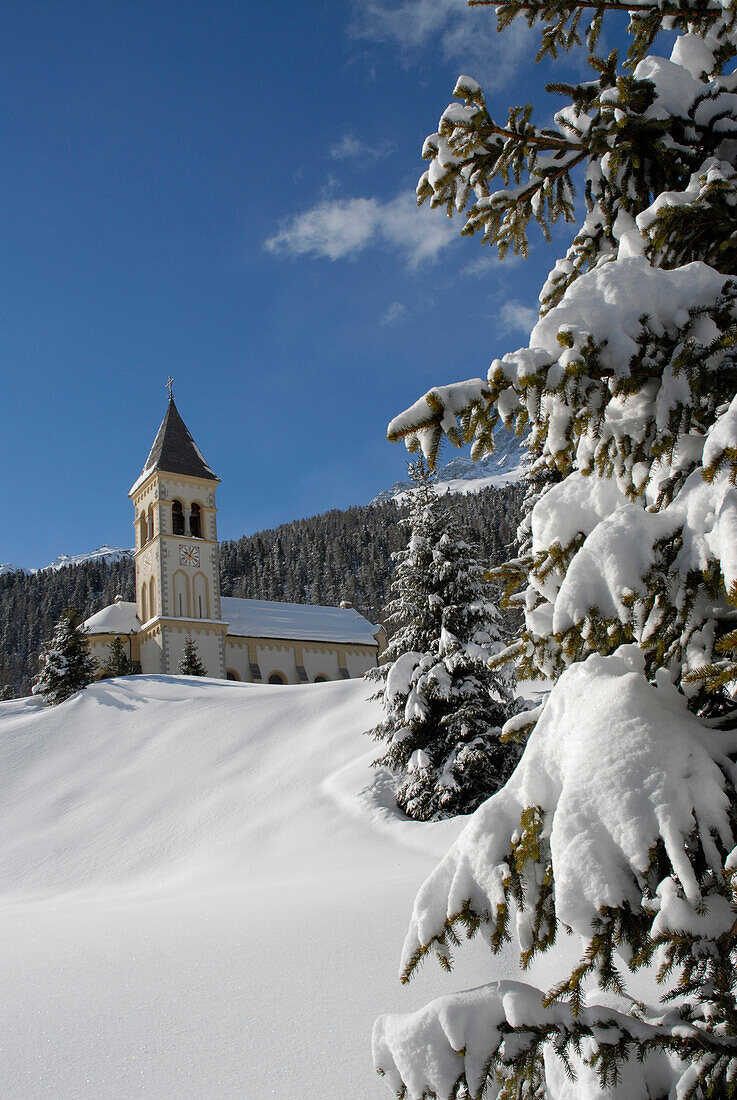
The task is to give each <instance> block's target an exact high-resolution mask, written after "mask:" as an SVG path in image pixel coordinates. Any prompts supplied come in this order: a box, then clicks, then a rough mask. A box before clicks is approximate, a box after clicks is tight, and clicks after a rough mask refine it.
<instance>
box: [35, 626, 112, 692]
mask: <svg viewBox="0 0 737 1100" xmlns="http://www.w3.org/2000/svg"><path fill="white" fill-rule="evenodd" d="M40 665H41V667H40V670H39V673H38V676H37V677H36V679H35V680H34V683H33V688H32V691H33V694H34V695H40V696H42V698H43V700H44V702H46V703H48V704H49V706H56V704H57V703H63V702H64V700H65V699H68V698H69V697H70V695H74V693H75V692H77V691H81V690H82V688H84V687H87V685H88V684H90V683H92V680H93V679H94V675H95V670H96V668H97V662H96V661H95V659H94V657H92V656H91V655H90V643H89V640H88V638H87V632H86V631H85V629H84V626H83V625H82V622H81V620H80V617H79V614H78V613H77V611H76V610H75V608H73V607H67V608H66V610H65V611H64V612H63V613H62V616H61V618H60V619H59V621H58V623H57V624H56V627H55V629H54V635H53V637H52V639H51V641H49V642H47V643H46V644H45V645H44V646H43V647H42V649H41V654H40Z"/></svg>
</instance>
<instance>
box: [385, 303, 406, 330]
mask: <svg viewBox="0 0 737 1100" xmlns="http://www.w3.org/2000/svg"><path fill="white" fill-rule="evenodd" d="M406 312H407V309H406V306H404V305H402V303H401V302H392V304H391V305H390V306H389V308H388V309H387V311H386V313H384V314H382V316H381V317H380V318H379V324H380V325H393V324H394V322H395V321H398V320H399V318H400V317H401V316H403V314H405V313H406Z"/></svg>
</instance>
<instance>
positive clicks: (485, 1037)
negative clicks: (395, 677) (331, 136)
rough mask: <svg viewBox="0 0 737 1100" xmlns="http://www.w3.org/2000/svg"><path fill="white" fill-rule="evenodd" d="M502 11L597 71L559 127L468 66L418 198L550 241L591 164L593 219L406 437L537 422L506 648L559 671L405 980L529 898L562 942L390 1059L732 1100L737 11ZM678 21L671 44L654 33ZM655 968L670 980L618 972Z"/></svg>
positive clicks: (387, 1031) (524, 1083) (391, 1072)
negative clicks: (512, 324)
mask: <svg viewBox="0 0 737 1100" xmlns="http://www.w3.org/2000/svg"><path fill="white" fill-rule="evenodd" d="M479 2H480V3H481V4H482V5H483V4H484V0H479ZM494 6H495V7H496V11H497V18H498V22H499V28H500V30H503V29H504V28H505V27H506V26H507V25H508V24H509V23H510V22H511V21H512V20H513V19H514V18H516V17H517V16H520V15H521V16H523V17H524V18H525V19H526V21H527V22H528V24H529V25H530V26H533V25H535V24H538V23H539V24H540V25H541V27H542V47H541V53H542V54H545V53H551V54H553V55H555V54H556V53H558V52H562V51H565V50H566V49H567V48H569V47H570V46H571V45H573V44H576V43H578V42H579V41H580V39H581V36H583V38H584V40H585V43H586V46H587V47H588V52H589V60H590V62H591V65H592V68H593V71H594V77H593V80H590V81H586V82H577V83H570V84H565V83H558V84H556V85H554V86H551V88H550V90H551V91H552V92H554V93H555V94H556V95H558V96H562V97H564V98H566V99H567V100H568V102H567V104H566V105H565V106H563V107H562V109H560V110H558V113H557V114H556V115H555V119H554V125H552V126H548V127H539V126H537V125H535V124H534V122H533V119H532V111H531V108H530V107H529V106H523V107H515V108H513V109H512V110H511V111H510V113H509V116H508V118H507V120H506V121H502V122H499V121H496V120H494V119H493V118H492V116H491V115H490V113H489V111H488V109H487V106H486V101H485V98H484V95H483V92H482V90H481V88H480V86H479V85H478V84H477V83H476V81H474V80H473V79H471V78H470V77H466V76H463V77H461V78H460V79H459V81H458V83H457V86H456V91H455V95H456V97H457V99H458V100H459V101H460V102H456V103H453V104H451V105H450V106H449V107H448V108H447V110H446V111H445V112H444V114H443V115H442V117H441V120H440V125H439V128H438V130H437V132H436V133H434V134H432V135H431V136H430V137H429V138H428V139H427V141H426V143H425V149H424V154H425V156H426V157H427V159H428V160H430V162H431V163H430V167H429V170H428V171H427V172H426V173H425V174H424V175H423V177H422V178H421V180H420V183H419V187H418V195H419V198H420V201H425V200H429V201H430V202H431V203H432V204H433V205H434V206H439V207H442V208H444V209H445V210H446V211H447V212H448V213H449V214H452V213H457V212H464V213H465V219H466V222H465V226H464V229H463V232H464V233H465V234H466V235H473V234H474V233H477V232H480V233H481V234H482V237H483V240H484V241H485V242H487V243H490V244H492V245H496V246H497V247H498V248H499V251H500V252H501V253H502V254H503V253H504V252H505V251H506V250H507V248H509V247H512V248H513V249H515V250H517V251H520V252H522V253H525V252H526V250H527V233H528V229H529V226H530V224H531V223H532V222H534V221H535V220H537V221H538V222H539V223H540V226H541V228H542V231H543V233H544V234H545V235H546V236H548V237H549V235H550V226H551V225H552V224H553V223H554V222H555V221H557V220H560V219H565V220H568V221H571V220H573V218H574V217H575V208H574V201H573V191H574V183H575V182H576V181H577V179H578V178H579V176H582V177H583V183H584V197H585V202H586V216H585V219H584V221H583V223H582V224H581V225H580V227H579V229H578V231H577V233H576V235H575V237H574V238H573V240H572V242H571V245H570V247H569V249H568V251H567V253H566V255H565V256H563V257H562V258H561V259H560V260H559V261H558V263H557V264H556V265H555V267H554V268H553V270H552V271H551V272H550V274H549V276H548V278H547V280H546V282H545V284H544V286H543V288H542V291H541V295H540V301H541V311H540V320H539V321H538V323H537V325H536V326H535V327H534V329H533V331H532V334H531V337H530V346H529V347H528V348H523V349H521V350H519V351H516V352H513V353H508V354H506V355H503V356H502V357H501V358H494V359H493V361H492V364H491V367H490V368H489V371H488V374H487V376H486V377H485V378H473V379H470V380H469V381H467V382H463V383H459V384H453V385H449V386H440V387H438V388H436V389H433V390H431V391H430V392H429V393H428V394H427V395H426V396H425V397H424V398H421V399H420V400H419V401H417V402H416V403H415V404H414V405H413V406H412V407H411V408H410V409H408V410H407V411H406V412H405V413H402V414H401V415H400V416H398V417H397V418H396V419H395V420H394V421H393V422H392V424H391V425H390V429H389V436H390V438H392V439H399V438H404V439H405V440H406V441H407V442H408V444H409V446H410V449H411V450H413V449H418V448H419V449H421V450H422V451H423V453H424V454H425V456H426V457H427V458H428V459H429V460H430V462H431V463H432V462H434V459H435V455H436V453H437V448H438V445H439V443H440V441H441V439H442V438H443V437H446V438H448V439H449V440H450V441H451V442H453V443H456V444H460V443H463V442H472V444H473V450H474V453H475V454H482V453H484V452H486V451H490V450H492V449H493V446H494V440H493V431H494V428H495V426H496V424H497V423H499V422H500V421H502V422H503V423H504V424H506V425H507V426H515V427H516V429H517V430H518V431H519V432H522V431H525V430H529V432H530V436H529V460H530V464H529V492H528V496H527V500H526V516H525V519H524V520H523V523H522V526H521V529H520V536H521V544H520V552H519V553H518V555H517V556H516V557H515V558H514V559H512V560H510V561H509V562H507V563H506V564H505V565H504V566H503V567H502V568H501V569H500V572H499V575H500V577H501V579H503V580H504V581H505V583H506V586H507V599H508V602H509V603H510V604H511V605H512V606H515V607H517V608H519V609H521V610H522V611H523V612H524V616H525V621H524V628H523V630H522V632H521V634H520V637H519V638H518V639H517V640H516V641H515V643H514V644H513V645H511V646H510V647H509V648H508V651H507V653H506V656H507V658H509V659H510V660H516V661H517V663H518V668H519V671H520V673H521V675H522V676H523V677H524V676H530V677H538V678H540V677H542V678H544V679H546V680H547V681H548V683H549V684H551V685H552V690H551V691H550V693H549V695H548V696H547V698H545V699H543V702H542V703H541V705H540V706H539V708H537V710H536V711H535V712H531V713H530V714H528V715H525V716H520V718H518V719H513V720H512V722H511V723H508V724H507V732H516V734H517V735H518V736H520V737H523V738H526V744H525V748H524V753H523V755H522V758H521V760H520V763H519V765H518V767H517V769H516V770H515V772H514V774H513V775H512V777H511V778H510V780H509V781H508V782H507V784H506V785H505V787H504V788H503V789H502V790H501V791H499V792H498V793H497V794H496V795H495V796H493V797H492V798H491V799H490V800H489V801H488V802H487V803H485V804H484V805H483V806H482V807H481V808H480V809H479V810H478V811H477V813H476V815H475V816H474V818H473V819H472V821H471V823H469V825H468V826H467V828H466V829H465V830H464V832H463V833H461V835H460V836H459V838H458V840H457V842H456V844H455V845H454V846H453V848H451V849H450V851H449V852H448V854H447V855H446V856H445V858H444V859H443V861H442V862H441V863H440V865H439V866H438V868H437V869H436V871H435V872H434V873H433V874H432V875H431V876H430V878H429V879H428V881H427V882H426V883H425V885H424V886H423V888H422V890H421V891H420V894H419V896H418V899H417V901H416V903H415V912H414V916H413V919H412V926H411V928H410V932H409V935H408V938H407V943H406V945H405V952H404V977H405V979H408V978H409V977H410V976H411V974H412V972H413V971H414V969H415V968H416V967H417V965H418V964H419V963H420V962H421V961H422V960H423V959H424V958H425V957H426V956H427V955H428V954H430V953H434V954H435V955H436V956H437V957H438V959H439V961H440V962H441V964H442V965H443V966H444V967H445V968H449V967H450V964H451V956H450V952H451V949H452V947H453V946H455V945H457V944H458V943H459V942H460V934H461V933H462V932H465V933H466V934H468V935H473V934H474V933H476V932H477V931H478V932H481V934H483V935H484V937H485V938H486V939H487V940H488V942H489V944H490V946H491V948H492V950H493V951H499V950H500V949H501V947H502V946H503V944H504V943H505V942H507V941H508V940H509V938H510V936H511V934H512V933H511V925H512V917H513V916H514V929H515V931H516V935H517V941H518V946H519V951H520V958H521V962H522V964H523V966H526V965H528V964H529V963H530V962H531V960H532V959H533V958H534V956H535V955H536V954H537V953H539V952H543V951H546V950H550V949H551V948H552V949H553V951H554V952H555V954H554V963H555V964H557V966H558V970H559V974H558V980H557V981H556V982H555V984H554V985H553V986H552V988H549V989H547V990H541V989H536V988H535V987H534V986H531V985H526V984H524V983H522V982H505V981H495V982H491V983H490V984H489V985H487V986H485V987H482V988H480V989H476V990H474V991H473V992H472V993H469V994H456V995H454V996H453V997H452V998H442V999H441V1000H439V1001H437V1002H434V1003H433V1004H432V1005H429V1006H427V1007H426V1008H425V1009H423V1010H422V1011H421V1012H419V1013H417V1014H415V1015H414V1016H413V1017H409V1018H406V1017H404V1018H396V1017H383V1018H382V1019H381V1020H379V1021H378V1022H377V1025H376V1029H375V1035H374V1051H375V1059H376V1064H377V1067H378V1068H379V1070H380V1071H381V1072H382V1073H385V1074H386V1075H387V1078H388V1081H389V1084H390V1086H391V1087H392V1088H393V1089H394V1090H395V1092H396V1093H397V1095H399V1096H403V1097H404V1096H407V1097H412V1098H413V1100H414V1098H419V1097H425V1096H438V1097H442V1098H443V1100H446V1098H449V1097H451V1096H452V1097H460V1096H464V1097H465V1096H469V1097H474V1098H475V1097H480V1096H481V1094H482V1092H484V1091H485V1090H486V1093H487V1094H488V1095H494V1096H497V1095H499V1096H502V1097H504V1098H509V1100H511V1098H512V1097H515V1098H529V1100H532V1098H542V1097H546V1098H547V1097H550V1098H551V1100H556V1098H558V1097H560V1096H563V1095H564V1096H566V1097H567V1098H568V1097H571V1098H573V1097H576V1098H577V1100H578V1098H580V1100H590V1098H591V1097H594V1096H598V1095H606V1096H607V1097H625V1096H626V1097H628V1098H629V1100H645V1098H651V1097H666V1096H668V1097H673V1098H675V1097H678V1098H681V1100H686V1098H706V1097H714V1098H716V1097H719V1098H720V1100H721V1098H726V1097H733V1096H737V846H736V845H735V840H736V839H737V787H736V785H737V765H736V763H735V760H736V758H737V707H736V706H735V677H737V661H735V660H734V656H735V647H736V645H737V641H736V639H737V632H736V627H737V555H735V551H734V546H735V541H734V532H735V531H737V492H736V491H735V488H734V485H735V482H736V481H737V396H736V394H737V358H736V353H735V348H737V283H735V281H734V280H733V279H732V278H731V277H730V276H733V275H734V274H735V273H736V271H737V248H736V246H735V240H736V238H735V233H734V210H735V203H736V202H737V142H735V140H734V136H735V134H737V106H736V104H735V88H737V73H735V72H734V71H733V70H734V65H733V59H734V57H735V54H737V34H736V28H735V22H736V20H737V8H735V6H734V5H725V6H721V5H718V4H712V3H705V4H691V3H684V4H679V3H670V2H668V3H654V2H651V0H643V2H642V3H639V2H638V3H637V4H636V5H628V4H619V3H617V2H611V0H607V2H606V3H603V2H599V0H502V3H500V4H496V5H494ZM611 11H615V12H616V11H620V12H623V13H625V14H628V15H629V31H630V34H631V47H630V50H629V52H628V55H627V58H626V60H625V61H624V63H623V64H621V63H620V59H619V58H618V56H617V54H616V53H611V54H610V55H609V56H608V57H605V58H601V57H597V56H596V54H595V48H596V43H597V39H598V38H599V35H600V32H601V30H602V26H603V21H604V19H605V17H607V13H609V12H611ZM663 29H667V30H669V31H675V32H677V35H676V39H675V44H674V45H673V48H672V51H671V54H670V57H669V58H668V57H658V56H656V55H655V54H654V53H652V52H650V50H651V47H652V46H653V43H654V41H655V39H656V36H657V35H658V32H659V31H660V30H663ZM725 67H726V69H727V71H726V72H725ZM510 184H511V186H508V185H510ZM561 930H565V931H568V932H573V933H575V935H576V936H577V937H578V938H579V943H580V952H581V954H580V961H579V962H578V963H577V964H576V965H575V966H573V968H571V966H570V965H569V964H568V963H567V962H566V961H565V955H564V954H562V953H561V954H560V955H559V954H557V947H556V946H555V944H556V940H557V938H558V936H559V934H560V931H561ZM641 967H648V968H649V981H650V983H651V985H650V988H651V990H652V998H651V1000H650V1001H640V1000H635V999H634V998H633V997H632V995H631V993H630V992H629V991H628V983H627V971H628V970H631V971H634V970H637V969H638V968H641ZM659 998H660V999H659Z"/></svg>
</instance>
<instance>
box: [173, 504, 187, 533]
mask: <svg viewBox="0 0 737 1100" xmlns="http://www.w3.org/2000/svg"><path fill="white" fill-rule="evenodd" d="M171 529H172V532H173V534H175V535H183V534H184V509H183V508H182V502H181V500H174V501H172V506H171Z"/></svg>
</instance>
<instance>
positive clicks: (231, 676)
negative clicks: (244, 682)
mask: <svg viewBox="0 0 737 1100" xmlns="http://www.w3.org/2000/svg"><path fill="white" fill-rule="evenodd" d="M225 676H226V679H228V680H240V676H239V675H238V673H237V672H236V671H235V669H234V668H229V669H228V670H227V672H226V673H225Z"/></svg>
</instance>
